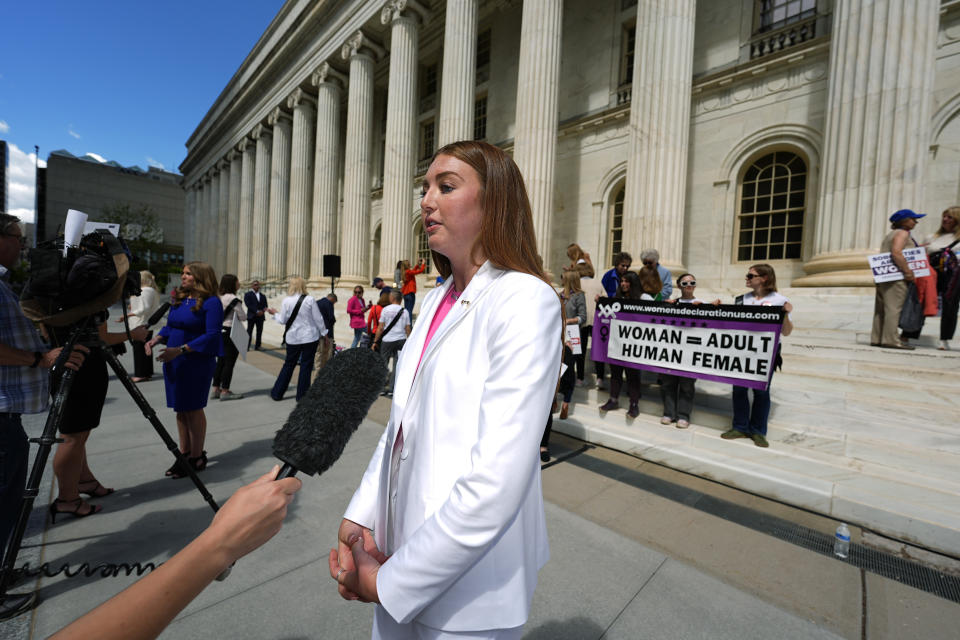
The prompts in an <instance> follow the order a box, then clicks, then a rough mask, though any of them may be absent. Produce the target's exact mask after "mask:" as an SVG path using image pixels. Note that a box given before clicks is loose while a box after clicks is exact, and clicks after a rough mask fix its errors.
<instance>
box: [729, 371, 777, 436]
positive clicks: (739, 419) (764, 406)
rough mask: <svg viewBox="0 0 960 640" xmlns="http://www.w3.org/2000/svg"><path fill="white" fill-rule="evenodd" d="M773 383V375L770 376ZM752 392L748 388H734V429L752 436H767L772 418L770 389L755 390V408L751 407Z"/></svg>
mask: <svg viewBox="0 0 960 640" xmlns="http://www.w3.org/2000/svg"><path fill="white" fill-rule="evenodd" d="M770 380H771V382H772V381H773V374H770ZM749 391H750V389H749V388H747V387H737V386H734V387H733V428H734V429H736V430H737V431H740V432H742V433H745V434H747V435H751V434H754V433H759V434H760V435H762V436H765V435H767V418H769V417H770V387H769V386H768V387H767V390H766V391H763V390H761V389H754V390H753V406H752V407H751V406H750V396H749V395H748V392H749Z"/></svg>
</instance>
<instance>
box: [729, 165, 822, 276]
mask: <svg viewBox="0 0 960 640" xmlns="http://www.w3.org/2000/svg"><path fill="white" fill-rule="evenodd" d="M806 189H807V164H806V162H804V160H803V158H801V157H800V156H798V155H797V154H795V153H791V152H789V151H776V152H774V153H770V154H767V155H765V156H762V157H761V158H759V159H758V160H756V161H755V162H754V163H753V164H751V165H750V166H749V167H748V168H747V170H746V172H745V173H744V174H743V179H742V181H741V183H740V212H739V214H738V216H737V218H738V222H739V235H738V242H737V260H744V261H747V260H749V261H757V260H783V259H788V260H798V259H800V255H801V243H802V240H803V210H804V203H805V195H806Z"/></svg>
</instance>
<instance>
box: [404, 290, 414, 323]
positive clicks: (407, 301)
mask: <svg viewBox="0 0 960 640" xmlns="http://www.w3.org/2000/svg"><path fill="white" fill-rule="evenodd" d="M416 301H417V294H415V293H405V294H403V308H404V309H406V310H407V313H409V314H410V322H413V305H414V303H415V302H416Z"/></svg>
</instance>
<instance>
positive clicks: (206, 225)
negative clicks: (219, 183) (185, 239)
mask: <svg viewBox="0 0 960 640" xmlns="http://www.w3.org/2000/svg"><path fill="white" fill-rule="evenodd" d="M199 182H200V202H199V203H198V207H199V208H198V209H197V250H196V251H195V252H194V255H193V257H192V258H191V260H201V261H203V262H209V260H210V258H209V253H210V226H211V225H210V220H211V217H210V176H209V175H208V174H204V175H203V176H202V177H201V178H200V180H199Z"/></svg>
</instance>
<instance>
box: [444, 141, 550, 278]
mask: <svg viewBox="0 0 960 640" xmlns="http://www.w3.org/2000/svg"><path fill="white" fill-rule="evenodd" d="M437 156H450V157H452V158H456V159H457V160H460V161H461V162H464V163H466V164H468V165H470V167H471V168H472V169H473V170H474V171H476V172H477V175H478V176H479V177H480V207H481V209H482V210H483V217H482V218H481V219H480V237H479V238H477V240H476V241H475V242H474V245H473V247H472V248H471V256H473V255H476V254H477V253H478V252H479V253H482V254H483V255H484V256H486V258H487V259H488V260H490V262H491V263H493V265H494V266H496V267H497V268H499V269H505V270H509V271H520V272H522V273H529V274H530V275H533V276H536V277H538V278H540V279H541V280H543V281H544V282H546V283H547V284H549V283H550V281H549V280H548V279H547V276H546V274H545V273H544V271H543V260H542V259H541V258H540V254H539V253H537V239H536V236H535V235H534V232H533V213H532V212H531V210H530V199H529V198H528V197H527V189H526V186H525V185H524V183H523V176H522V175H521V174H520V169H519V168H518V167H517V165H516V163H515V162H514V161H513V158H511V157H510V156H508V155H507V154H506V153H504V152H503V150H501V149H499V148H497V147H495V146H493V145H492V144H488V143H486V142H480V141H477V140H461V141H460V142H452V143H450V144H448V145H446V146H444V147H441V148H440V149H438V150H437V152H436V153H435V154H434V155H433V159H432V160H431V163H432V162H433V160H435V159H436V158H437ZM431 253H432V254H433V263H434V264H435V265H436V267H437V271H439V272H440V275H442V276H443V277H444V279H446V278H448V277H449V276H450V273H451V268H450V261H449V260H448V259H447V257H446V256H444V255H441V254H439V253H437V252H436V251H431Z"/></svg>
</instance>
